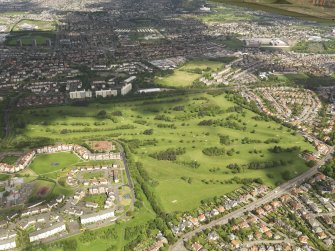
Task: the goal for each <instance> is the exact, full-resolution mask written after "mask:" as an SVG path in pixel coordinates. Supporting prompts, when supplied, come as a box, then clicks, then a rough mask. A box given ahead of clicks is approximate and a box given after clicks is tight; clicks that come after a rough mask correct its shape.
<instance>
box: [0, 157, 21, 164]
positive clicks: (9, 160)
mask: <svg viewBox="0 0 335 251" xmlns="http://www.w3.org/2000/svg"><path fill="white" fill-rule="evenodd" d="M17 160H18V157H17V156H6V157H4V158H2V159H1V160H0V162H2V163H7V164H10V165H13V164H15V163H16V161H17Z"/></svg>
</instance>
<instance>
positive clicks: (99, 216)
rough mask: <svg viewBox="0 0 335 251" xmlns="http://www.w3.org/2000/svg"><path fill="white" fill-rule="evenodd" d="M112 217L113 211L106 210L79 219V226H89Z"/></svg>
mask: <svg viewBox="0 0 335 251" xmlns="http://www.w3.org/2000/svg"><path fill="white" fill-rule="evenodd" d="M112 217H114V210H113V209H107V210H103V211H100V212H97V213H93V214H87V215H83V216H81V217H80V223H81V224H89V223H94V222H98V221H103V220H107V219H109V218H112Z"/></svg>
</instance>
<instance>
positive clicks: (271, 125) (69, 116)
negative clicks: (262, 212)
mask: <svg viewBox="0 0 335 251" xmlns="http://www.w3.org/2000/svg"><path fill="white" fill-rule="evenodd" d="M230 98H231V97H228V96H227V97H225V95H224V94H221V95H218V96H212V95H209V94H192V95H183V96H175V97H169V98H162V99H153V100H150V101H129V102H119V103H112V104H91V105H89V106H87V107H85V109H82V108H81V107H71V106H62V107H50V108H39V109H30V110H24V111H21V114H19V115H18V116H23V117H26V118H27V127H26V129H24V130H21V132H20V134H22V135H25V136H28V137H32V138H34V137H39V136H41V135H43V136H45V137H50V138H52V139H54V140H55V141H56V142H65V143H71V142H72V143H81V142H84V141H87V140H97V139H99V138H103V139H104V140H109V139H115V138H118V139H119V140H121V141H123V142H125V143H126V144H127V145H128V146H129V147H130V149H131V151H132V154H133V155H134V158H135V159H136V160H137V161H139V162H141V163H143V166H144V170H145V171H146V172H147V173H148V175H149V177H150V180H148V184H151V187H152V189H153V191H154V193H155V195H156V197H157V200H158V202H159V204H160V205H161V206H162V208H163V209H164V210H165V211H167V212H172V211H176V210H178V211H185V210H191V209H194V208H196V207H197V206H198V205H200V201H201V200H202V199H206V198H212V197H214V196H219V195H223V194H226V193H228V192H230V191H232V190H234V189H236V188H237V187H240V186H241V185H242V184H240V183H236V182H234V183H233V184H227V182H228V181H230V180H232V179H233V178H234V177H238V178H240V179H245V178H249V179H255V178H261V179H262V181H263V182H264V183H265V184H267V185H269V186H272V187H274V186H276V185H278V184H280V183H282V182H283V181H284V178H283V176H284V175H283V173H284V172H285V171H288V172H289V177H290V178H292V177H294V176H295V175H297V174H299V173H301V172H303V171H305V170H307V166H306V165H305V163H304V161H303V160H302V159H300V158H299V157H298V156H297V154H298V153H297V152H282V153H272V152H270V151H269V150H268V149H269V148H271V147H274V146H275V145H280V146H281V147H283V148H286V147H293V146H299V147H301V150H305V149H307V150H313V147H312V146H311V145H310V144H308V143H306V142H305V140H304V139H303V137H302V136H300V135H295V134H292V131H291V130H289V129H287V128H285V127H282V126H280V125H279V124H277V123H275V122H273V121H265V120H262V119H259V116H258V115H256V114H255V113H253V112H251V111H249V110H246V109H241V108H239V109H238V108H236V107H238V106H237V105H236V104H235V103H233V102H231V101H229V100H228V99H230ZM236 109H237V110H236ZM101 110H105V111H106V112H107V114H108V117H109V118H107V119H103V120H101V119H100V118H98V117H97V114H98V113H99V111H101ZM119 110H122V116H119V117H113V116H112V115H111V114H112V113H113V112H114V111H119ZM209 120H214V121H221V122H220V123H221V124H222V125H219V124H217V125H203V126H201V125H199V123H200V122H204V121H209ZM226 121H228V122H229V123H227V122H226ZM83 123H85V128H83V126H82V124H83ZM231 125H233V126H231ZM235 127H237V128H235ZM241 127H245V128H244V129H243V130H242V128H241ZM87 128H90V129H89V130H88V129H87ZM64 129H67V131H66V133H61V132H62V131H63V130H64ZM149 129H152V130H149ZM148 130H149V132H150V133H147V131H148ZM220 135H228V136H229V138H230V144H229V145H224V144H220ZM246 137H247V138H248V140H247V141H248V142H247V143H246V142H245V138H246ZM269 139H272V140H273V139H275V140H277V143H271V142H272V141H271V142H270V143H264V141H266V140H269ZM255 140H256V141H257V140H258V141H259V142H257V143H255V142H254V141H255ZM178 147H181V148H185V153H183V154H181V155H178V156H176V159H175V160H157V159H155V158H153V157H151V156H150V155H152V154H155V153H156V154H157V153H159V152H162V151H163V152H164V151H166V150H167V149H171V148H172V149H175V148H178ZM210 147H221V148H224V149H225V151H226V154H224V155H223V156H208V155H205V154H204V153H203V150H204V149H205V148H210ZM62 155H63V153H60V156H62ZM65 156H66V157H65ZM65 156H63V157H59V156H57V157H54V156H53V155H50V156H48V155H46V156H39V157H43V158H42V159H39V158H38V159H36V161H38V162H36V161H34V163H33V165H32V167H31V168H32V169H33V170H34V171H36V172H38V173H41V174H42V173H48V172H52V170H55V169H56V170H59V169H61V168H64V167H67V166H69V165H71V164H74V163H75V162H76V161H78V160H77V159H76V157H73V155H71V154H65ZM70 156H72V157H70ZM69 158H70V159H71V160H69ZM73 158H74V159H73ZM278 160H285V161H286V162H287V163H286V164H285V165H284V166H280V167H272V168H266V169H258V170H254V169H249V168H248V167H247V165H248V164H249V163H250V162H253V161H256V162H269V161H278ZM53 162H60V165H59V166H52V165H51V163H53ZM37 163H38V164H37ZM194 163H196V165H195V164H194ZM229 164H238V165H240V166H243V170H242V171H241V172H239V173H236V172H234V170H231V169H229V168H227V165H229ZM214 169H215V170H214ZM213 170H214V171H213Z"/></svg>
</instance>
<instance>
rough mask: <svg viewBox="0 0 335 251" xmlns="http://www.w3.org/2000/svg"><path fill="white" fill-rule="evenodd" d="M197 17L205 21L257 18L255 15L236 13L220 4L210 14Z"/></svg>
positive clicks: (235, 20)
mask: <svg viewBox="0 0 335 251" xmlns="http://www.w3.org/2000/svg"><path fill="white" fill-rule="evenodd" d="M199 19H200V20H201V21H203V22H205V23H211V22H221V23H222V22H227V23H229V22H237V21H241V20H243V21H247V20H257V17H255V16H252V15H249V14H236V13H234V12H232V10H231V9H230V8H229V9H228V8H225V7H222V6H220V7H219V8H215V9H214V10H212V12H211V13H210V14H207V15H202V16H199Z"/></svg>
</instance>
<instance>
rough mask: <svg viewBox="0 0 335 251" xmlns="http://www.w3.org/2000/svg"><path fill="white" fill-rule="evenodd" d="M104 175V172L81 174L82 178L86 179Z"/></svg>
mask: <svg viewBox="0 0 335 251" xmlns="http://www.w3.org/2000/svg"><path fill="white" fill-rule="evenodd" d="M102 177H104V172H85V173H84V174H83V178H84V179H86V180H89V179H93V178H96V179H98V178H102Z"/></svg>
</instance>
